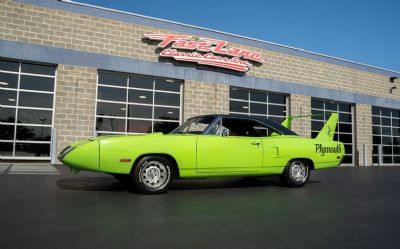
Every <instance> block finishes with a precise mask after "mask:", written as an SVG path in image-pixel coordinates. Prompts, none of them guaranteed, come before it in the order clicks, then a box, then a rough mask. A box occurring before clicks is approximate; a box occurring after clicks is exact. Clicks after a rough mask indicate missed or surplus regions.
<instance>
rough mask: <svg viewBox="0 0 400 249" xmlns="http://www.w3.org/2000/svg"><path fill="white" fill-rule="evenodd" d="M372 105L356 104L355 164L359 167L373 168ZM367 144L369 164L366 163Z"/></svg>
mask: <svg viewBox="0 0 400 249" xmlns="http://www.w3.org/2000/svg"><path fill="white" fill-rule="evenodd" d="M371 109H372V108H371V106H370V105H363V104H356V105H355V115H356V121H355V129H356V131H355V132H356V144H355V147H354V149H356V150H357V151H356V156H355V160H358V163H357V162H355V163H356V164H357V165H358V166H371V165H372V116H371V115H372V111H371ZM364 144H366V145H367V146H368V148H367V152H368V154H367V162H368V165H366V164H365V162H364V148H363V145H364Z"/></svg>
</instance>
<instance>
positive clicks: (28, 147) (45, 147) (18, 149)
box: [15, 143, 50, 157]
mask: <svg viewBox="0 0 400 249" xmlns="http://www.w3.org/2000/svg"><path fill="white" fill-rule="evenodd" d="M15 156H20V157H49V156H50V144H29V143H15Z"/></svg>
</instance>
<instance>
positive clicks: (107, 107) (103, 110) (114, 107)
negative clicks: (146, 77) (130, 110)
mask: <svg viewBox="0 0 400 249" xmlns="http://www.w3.org/2000/svg"><path fill="white" fill-rule="evenodd" d="M125 114H126V105H125V104H115V103H104V102H98V103H97V115H102V116H114V117H125Z"/></svg>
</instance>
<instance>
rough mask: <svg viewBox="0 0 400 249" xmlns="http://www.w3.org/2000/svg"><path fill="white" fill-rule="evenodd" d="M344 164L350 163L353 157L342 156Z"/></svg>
mask: <svg viewBox="0 0 400 249" xmlns="http://www.w3.org/2000/svg"><path fill="white" fill-rule="evenodd" d="M342 163H344V164H352V163H353V157H352V156H347V155H346V156H344V158H343V162H342Z"/></svg>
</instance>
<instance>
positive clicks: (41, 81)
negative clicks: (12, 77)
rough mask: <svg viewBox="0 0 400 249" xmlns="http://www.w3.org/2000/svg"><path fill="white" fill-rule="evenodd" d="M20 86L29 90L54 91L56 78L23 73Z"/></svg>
mask: <svg viewBox="0 0 400 249" xmlns="http://www.w3.org/2000/svg"><path fill="white" fill-rule="evenodd" d="M19 88H20V89H27V90H35V91H47V92H53V91H54V78H48V77H39V76H31V75H21V80H20V83H19Z"/></svg>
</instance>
